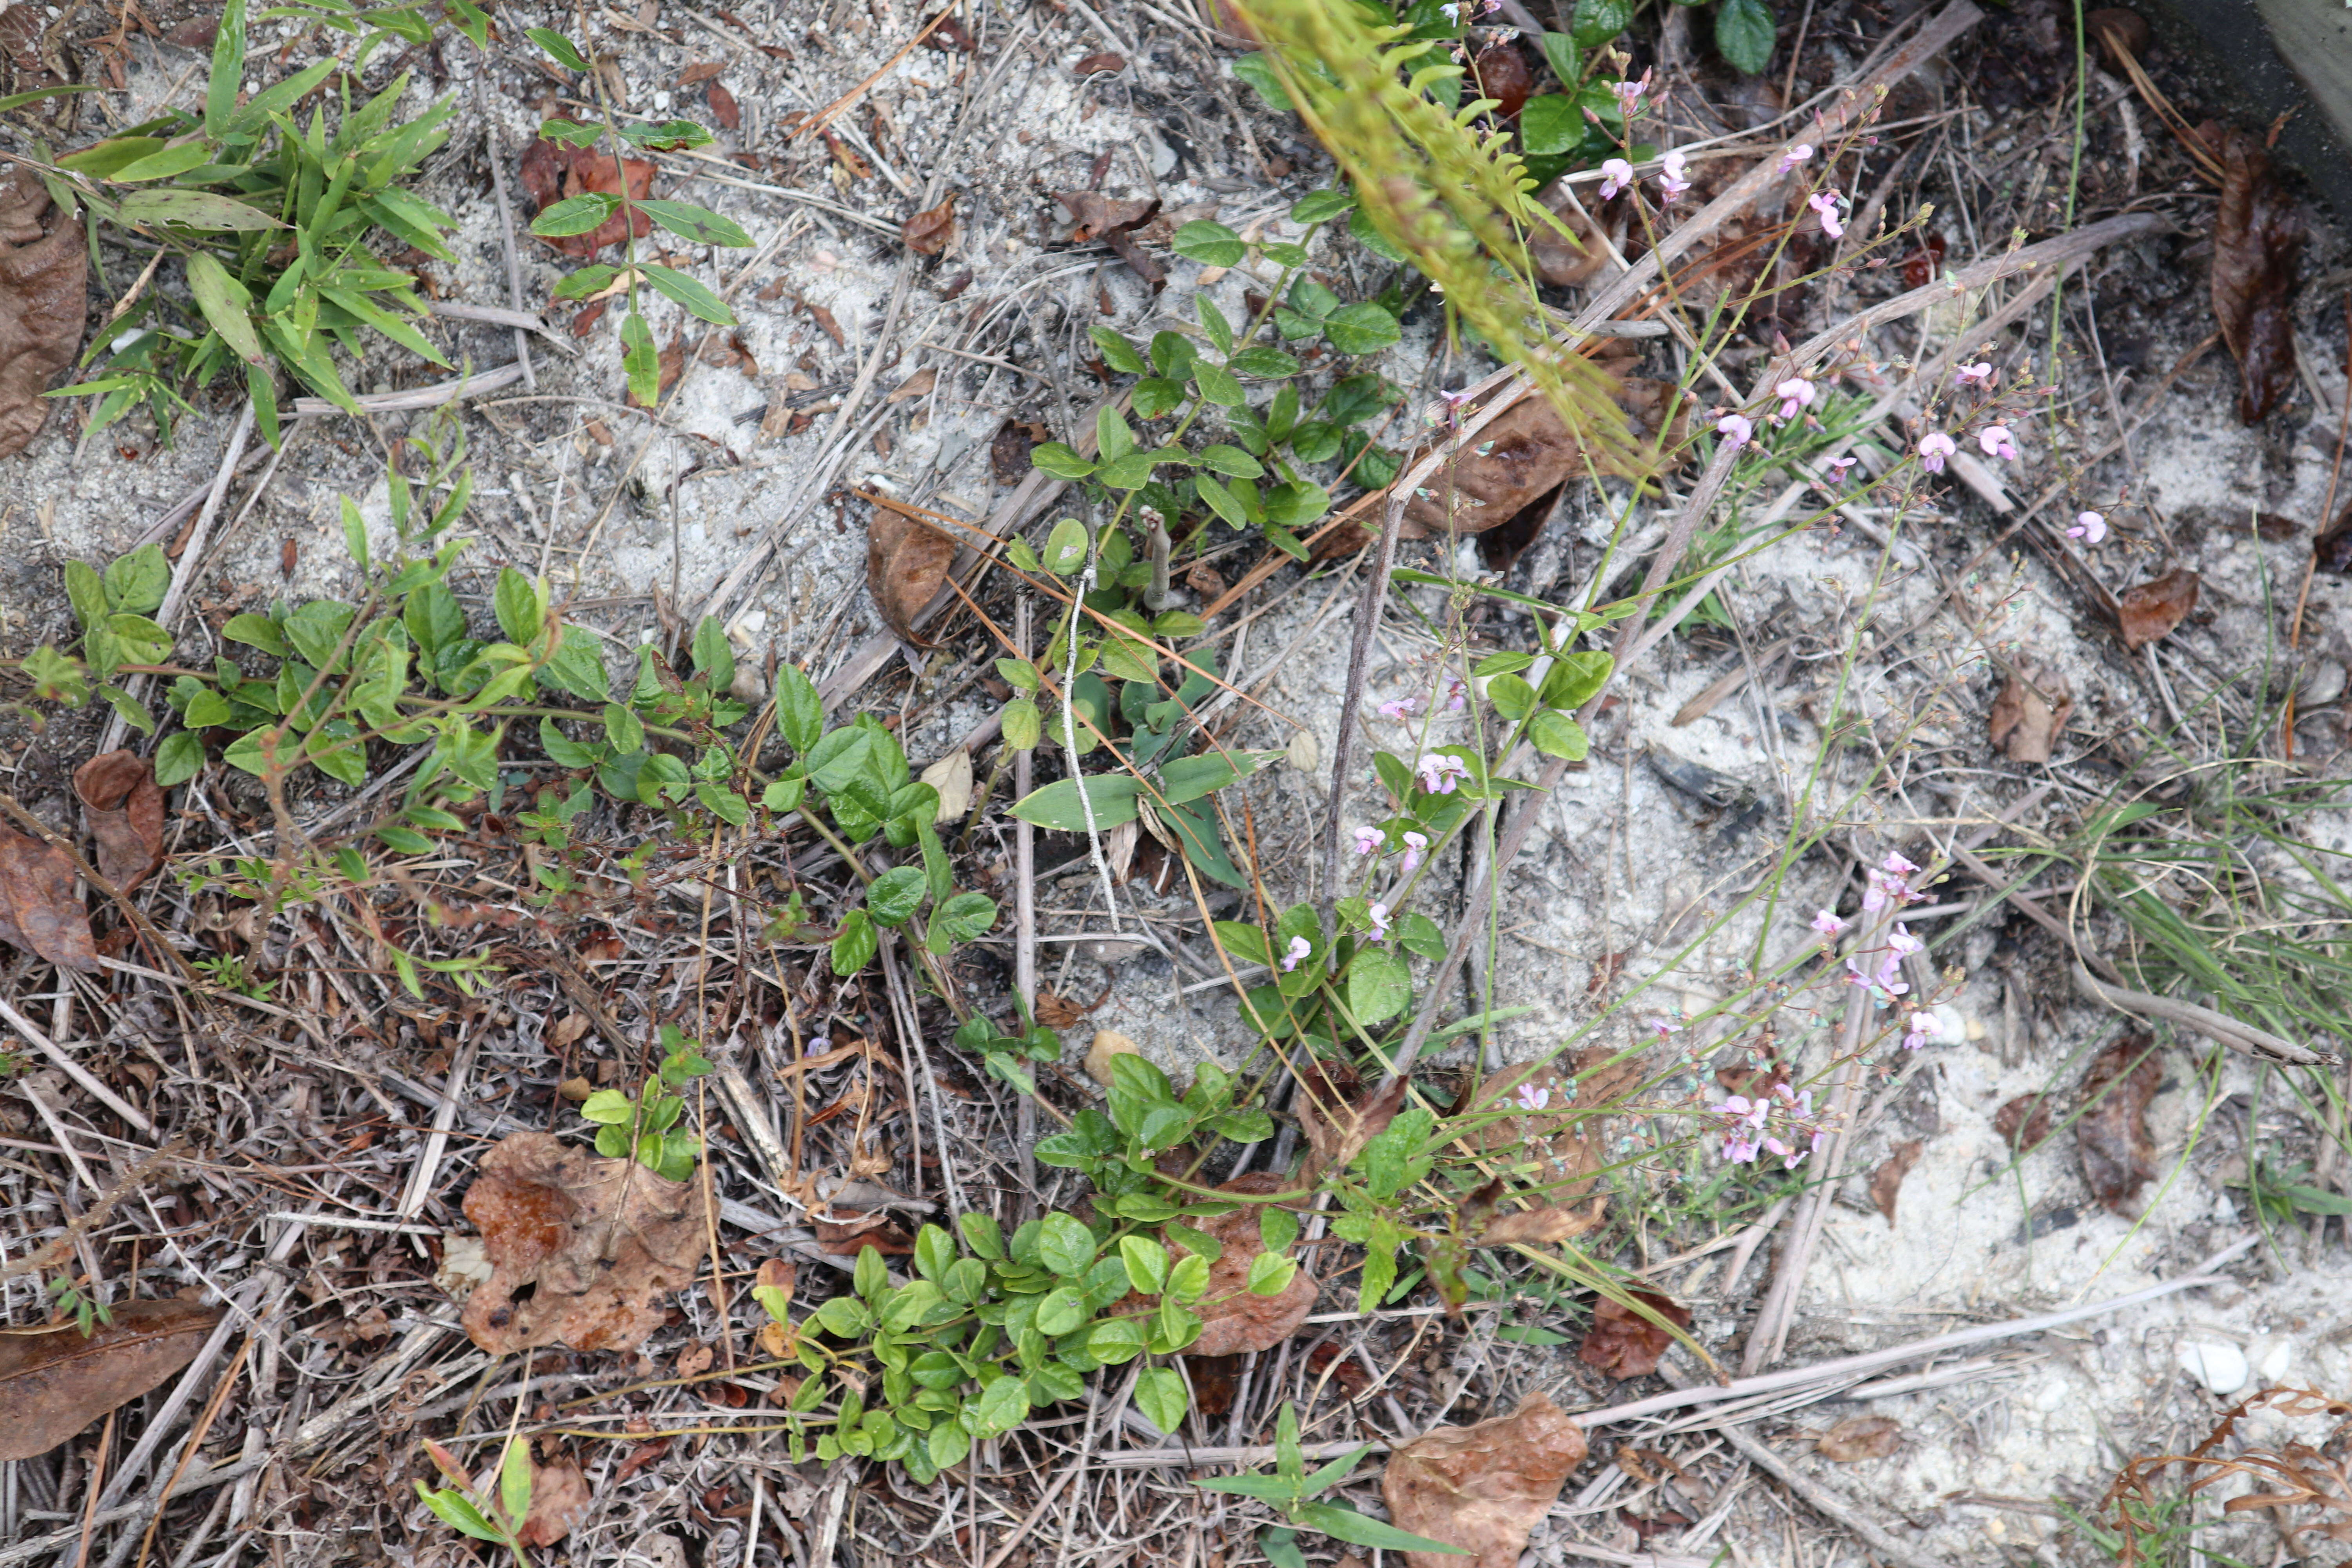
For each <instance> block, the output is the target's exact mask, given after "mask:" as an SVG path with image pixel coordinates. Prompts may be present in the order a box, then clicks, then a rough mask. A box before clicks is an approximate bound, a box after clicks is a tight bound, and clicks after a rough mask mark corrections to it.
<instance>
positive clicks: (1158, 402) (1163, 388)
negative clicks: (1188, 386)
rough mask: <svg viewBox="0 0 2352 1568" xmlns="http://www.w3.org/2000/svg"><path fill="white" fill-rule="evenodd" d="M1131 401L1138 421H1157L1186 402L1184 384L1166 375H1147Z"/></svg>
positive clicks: (1139, 383) (1136, 387) (1135, 389)
mask: <svg viewBox="0 0 2352 1568" xmlns="http://www.w3.org/2000/svg"><path fill="white" fill-rule="evenodd" d="M1131 401H1132V403H1133V405H1134V408H1135V416H1136V417H1137V418H1138V419H1157V418H1159V417H1160V416H1161V415H1163V414H1165V413H1167V412H1168V411H1169V410H1171V409H1172V408H1174V407H1176V406H1177V405H1180V404H1181V403H1182V402H1183V401H1184V384H1183V383H1181V382H1177V381H1171V380H1169V379H1168V378H1167V377H1166V376H1164V375H1147V376H1145V377H1144V378H1143V379H1142V380H1141V381H1139V382H1137V383H1136V384H1135V388H1134V395H1133V397H1132V399H1131Z"/></svg>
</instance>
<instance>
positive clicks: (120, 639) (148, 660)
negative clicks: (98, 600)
mask: <svg viewBox="0 0 2352 1568" xmlns="http://www.w3.org/2000/svg"><path fill="white" fill-rule="evenodd" d="M106 629H107V630H108V631H109V632H110V633H111V634H112V635H113V637H114V640H115V642H116V643H117V644H118V645H119V646H120V647H121V649H122V662H123V663H124V664H162V663H163V661H164V660H166V659H168V658H171V657H172V634H171V633H169V632H167V631H165V630H164V629H163V627H162V626H158V625H157V624H156V623H155V622H153V621H151V620H149V619H148V618H147V617H146V616H107V617H106Z"/></svg>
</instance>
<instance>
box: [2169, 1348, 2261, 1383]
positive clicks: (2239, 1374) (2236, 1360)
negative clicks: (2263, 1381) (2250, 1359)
mask: <svg viewBox="0 0 2352 1568" xmlns="http://www.w3.org/2000/svg"><path fill="white" fill-rule="evenodd" d="M2178 1353H2179V1358H2180V1370H2181V1371H2183V1372H2185V1373H2188V1374H2189V1376H2191V1377H2193V1378H2195V1379H2196V1380H2197V1381H2198V1382H2200V1383H2201V1384H2204V1385H2205V1386H2206V1387H2207V1388H2208V1389H2210V1391H2212V1392H2213V1393H2215V1394H2222V1395H2224V1396H2226V1395H2229V1394H2235V1393H2237V1392H2238V1390H2240V1389H2242V1388H2243V1387H2245V1386H2246V1379H2247V1378H2249V1377H2251V1376H2252V1375H2253V1369H2252V1367H2250V1366H2248V1365H2247V1364H2246V1352H2243V1351H2242V1350H2240V1349H2239V1348H2238V1347H2237V1346H2235V1345H2225V1344H2217V1343H2214V1342H2211V1341H2209V1340H2185V1341H2183V1342H2181V1345H2180V1349H2179V1352H2178Z"/></svg>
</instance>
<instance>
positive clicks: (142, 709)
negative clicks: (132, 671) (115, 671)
mask: <svg viewBox="0 0 2352 1568" xmlns="http://www.w3.org/2000/svg"><path fill="white" fill-rule="evenodd" d="M142 662H144V661H142ZM98 694H99V696H100V697H102V698H104V699H105V700H106V705H107V706H108V707H109V708H111V709H113V710H114V711H115V712H116V713H117V714H118V715H120V716H121V720H122V721H123V722H124V723H126V724H128V725H130V726H131V728H132V729H134V730H136V731H139V732H140V733H141V734H142V735H152V734H153V733H154V732H155V716H154V715H153V714H152V713H150V712H148V711H147V705H146V704H145V703H143V702H142V701H140V700H139V699H137V698H136V697H133V696H131V693H129V692H128V691H125V690H123V689H121V687H119V686H101V687H100V688H99V689H98Z"/></svg>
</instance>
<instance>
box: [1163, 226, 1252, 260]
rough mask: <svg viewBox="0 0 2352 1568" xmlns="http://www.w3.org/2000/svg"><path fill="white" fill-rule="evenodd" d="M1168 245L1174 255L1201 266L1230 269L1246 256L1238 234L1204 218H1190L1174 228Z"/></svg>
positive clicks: (1246, 252) (1247, 248)
mask: <svg viewBox="0 0 2352 1568" xmlns="http://www.w3.org/2000/svg"><path fill="white" fill-rule="evenodd" d="M1171 247H1172V248H1173V249H1174V250H1175V252H1176V254H1177V255H1179V256H1181V257H1183V258H1186V259H1187V260H1191V261H1197V262H1199V263H1201V264H1202V266H1204V267H1233V266H1235V265H1237V264H1238V263H1239V262H1240V261H1241V258H1243V257H1244V256H1247V255H1248V254H1249V247H1248V246H1246V245H1244V244H1243V243H1242V237H1241V236H1240V235H1238V234H1235V233H1234V231H1233V230H1232V229H1229V228H1227V227H1226V226H1224V225H1223V224H1221V223H1212V222H1210V221H1209V220H1208V219H1207V218H1194V219H1193V220H1192V222H1191V223H1188V224H1186V225H1185V226H1183V227H1182V228H1180V229H1178V230H1177V231H1176V237H1175V238H1174V239H1173V240H1172V241H1171Z"/></svg>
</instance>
